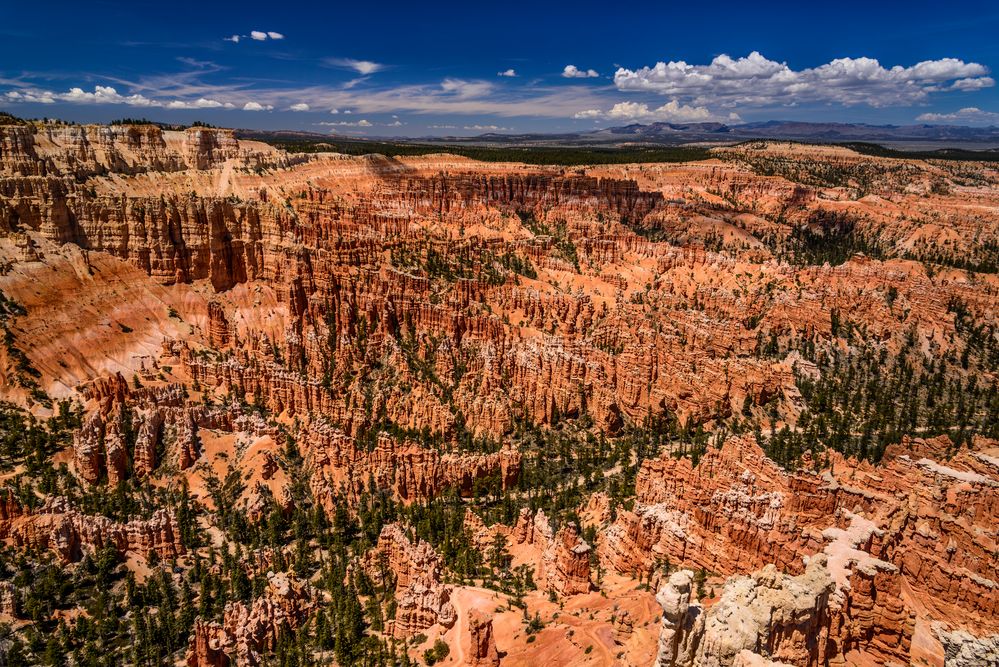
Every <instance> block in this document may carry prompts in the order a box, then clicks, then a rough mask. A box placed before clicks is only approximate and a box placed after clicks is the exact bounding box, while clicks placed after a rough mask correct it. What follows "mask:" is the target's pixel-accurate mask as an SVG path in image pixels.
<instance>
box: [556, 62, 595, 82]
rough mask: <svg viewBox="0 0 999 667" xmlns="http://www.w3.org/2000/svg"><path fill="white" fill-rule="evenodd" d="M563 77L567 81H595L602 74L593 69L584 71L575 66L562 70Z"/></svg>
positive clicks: (567, 66) (568, 66)
mask: <svg viewBox="0 0 999 667" xmlns="http://www.w3.org/2000/svg"><path fill="white" fill-rule="evenodd" d="M562 76H564V77H565V78H567V79H595V78H597V77H598V76H600V74H599V73H598V72H597V71H596V70H593V69H587V70H582V69H579V68H578V67H576V66H575V65H566V66H565V69H563V70H562Z"/></svg>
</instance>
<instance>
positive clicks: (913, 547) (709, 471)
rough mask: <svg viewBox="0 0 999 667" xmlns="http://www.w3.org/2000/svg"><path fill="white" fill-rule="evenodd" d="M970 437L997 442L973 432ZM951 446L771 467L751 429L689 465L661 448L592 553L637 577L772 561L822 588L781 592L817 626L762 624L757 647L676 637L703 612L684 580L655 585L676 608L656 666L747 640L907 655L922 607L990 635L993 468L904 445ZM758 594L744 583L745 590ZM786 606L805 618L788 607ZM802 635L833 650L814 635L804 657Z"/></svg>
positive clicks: (734, 569) (970, 454)
mask: <svg viewBox="0 0 999 667" xmlns="http://www.w3.org/2000/svg"><path fill="white" fill-rule="evenodd" d="M944 440H946V438H944ZM948 443H949V441H948ZM978 446H979V447H983V448H985V447H992V446H994V445H993V443H989V442H985V441H981V442H979V443H978ZM948 449H949V447H948V446H947V445H943V444H941V443H940V439H938V440H937V442H935V443H933V444H927V443H926V442H925V441H922V440H916V441H910V442H909V443H908V444H907V446H906V447H900V448H898V449H896V450H895V452H894V456H893V458H891V459H890V460H887V461H886V462H884V463H883V464H882V466H880V467H879V468H877V469H876V470H875V469H874V468H873V467H872V466H870V464H867V463H858V462H856V461H853V460H844V459H843V458H842V457H838V458H835V457H834V460H833V461H832V463H831V465H830V466H829V467H828V468H827V469H820V471H819V472H812V471H810V470H807V469H801V470H799V471H797V472H794V473H787V472H785V471H783V470H781V469H780V468H778V467H777V466H776V465H775V464H773V462H771V461H770V460H769V459H767V458H766V457H765V456H764V455H763V453H762V450H760V449H759V447H758V446H757V445H756V444H755V442H753V441H752V439H749V438H741V437H740V438H731V439H729V440H728V441H726V443H725V444H724V445H723V446H722V447H721V448H720V449H710V448H709V450H708V452H707V453H706V454H705V455H704V457H703V458H702V460H701V462H700V463H699V465H697V466H696V467H694V466H692V465H691V464H690V462H689V460H687V459H674V458H672V457H671V456H669V455H664V456H663V457H662V458H660V459H653V460H650V461H646V462H645V464H643V466H642V469H641V471H640V472H639V475H638V478H637V481H636V491H637V502H636V505H635V509H634V511H621V512H619V514H618V517H617V519H616V521H615V522H614V523H613V524H612V525H611V526H610V527H609V528H608V529H607V530H606V532H605V533H604V537H603V539H602V540H601V541H600V543H599V552H600V554H601V556H602V558H604V560H605V562H607V563H608V565H609V566H611V567H615V568H619V569H621V570H622V571H633V572H644V571H648V569H649V568H650V567H653V566H654V564H655V563H661V562H664V561H667V560H669V561H671V562H673V563H677V562H682V563H689V564H692V565H696V566H699V567H702V568H705V569H707V570H709V571H713V572H719V573H722V574H736V573H739V572H744V571H745V570H746V569H747V568H755V567H764V570H763V572H762V573H761V574H760V575H753V576H754V577H757V576H760V577H763V578H764V579H767V580H773V578H774V577H775V576H777V572H778V570H777V569H766V568H773V566H774V564H775V563H776V564H777V568H779V570H781V571H787V572H790V573H792V574H797V573H800V575H801V576H802V577H804V579H801V580H800V581H802V582H809V584H808V588H809V589H810V590H811V589H814V590H815V591H816V596H818V594H819V593H821V594H822V596H823V597H822V598H821V600H820V599H819V597H816V596H812V597H809V596H807V595H803V594H801V595H799V594H793V595H791V596H790V598H792V599H795V600H798V601H799V602H801V601H809V600H811V602H808V605H809V608H811V607H815V611H814V613H812V612H809V618H810V619H811V620H810V621H809V622H811V623H813V624H814V627H812V628H811V629H808V630H807V631H806V630H801V629H799V630H797V631H794V632H792V631H791V630H788V629H773V628H770V629H763V630H759V632H756V631H754V632H750V633H748V635H746V637H750V638H753V637H757V636H758V639H752V641H753V642H761V643H759V644H752V645H751V644H745V645H744V644H743V643H744V642H746V641H749V639H745V638H744V637H743V635H742V634H739V638H738V639H737V640H731V642H734V643H729V644H726V645H725V646H720V645H718V646H716V645H715V644H712V643H710V642H709V644H708V645H706V646H707V648H696V646H697V644H696V642H695V641H694V639H690V637H695V638H696V637H697V636H698V635H697V633H696V632H693V631H692V630H691V631H688V635H690V636H687V635H682V633H681V634H677V633H678V632H679V630H678V628H684V627H687V626H690V625H691V624H693V623H694V619H695V617H696V616H697V615H698V614H697V613H694V612H688V611H686V610H685V608H684V605H685V604H686V602H685V600H687V599H688V598H687V597H685V596H687V595H688V594H689V581H687V580H688V579H689V577H687V576H686V575H680V574H677V575H674V577H673V578H672V579H671V580H670V585H669V586H667V588H666V589H664V590H663V592H661V593H660V599H661V601H663V600H665V601H666V602H669V603H670V604H673V603H674V602H675V604H673V606H675V607H676V609H675V610H673V609H672V608H671V609H668V610H667V611H666V614H665V618H666V619H667V621H668V623H667V621H664V623H666V624H667V625H669V626H670V627H669V628H667V629H666V630H664V634H663V637H664V638H663V640H662V646H665V647H666V648H662V649H661V651H660V654H661V656H662V655H671V656H673V657H671V658H669V660H673V661H674V662H669V661H668V660H667V659H666V658H662V657H661V662H662V664H726V665H727V664H732V661H733V660H735V657H736V654H737V653H738V652H739V651H741V650H743V649H748V650H751V651H755V652H762V653H763V654H764V655H766V656H770V657H774V659H777V660H780V661H783V662H788V663H791V664H825V662H827V661H828V660H830V659H831V656H832V655H834V654H836V653H846V652H849V651H857V652H860V653H862V654H864V655H868V656H877V657H878V659H879V660H885V661H892V660H894V661H898V662H906V661H908V660H909V659H910V654H909V651H910V645H911V641H912V635H913V632H914V620H913V619H914V618H915V617H916V615H917V611H918V612H919V614H920V615H922V616H924V617H929V618H946V617H950V616H951V614H952V613H953V611H952V610H954V609H956V608H961V609H962V610H964V611H963V612H962V613H963V614H964V615H965V616H964V622H966V623H971V624H973V625H975V626H976V627H977V628H978V629H979V631H985V632H994V631H995V630H996V622H995V621H996V615H995V610H996V601H997V600H996V590H997V589H999V587H997V586H996V583H995V582H994V581H993V580H992V577H993V576H994V568H993V565H992V564H993V563H994V562H995V560H996V558H997V551H996V533H995V523H994V521H993V519H992V518H988V519H986V523H982V521H981V519H982V517H983V514H982V511H983V508H991V507H993V503H995V497H996V493H997V491H999V477H997V474H999V468H997V467H996V466H995V465H994V464H993V463H992V460H991V457H989V456H988V455H984V454H981V453H980V452H976V451H974V450H971V451H962V452H960V453H959V454H958V455H957V456H955V457H954V458H952V459H951V460H950V461H947V463H946V464H941V463H938V462H936V461H933V460H932V459H929V458H925V457H923V458H919V459H918V460H914V459H913V458H912V457H910V456H909V454H903V453H901V452H902V451H910V452H911V451H915V452H923V453H930V452H940V451H947V450H948ZM947 499H950V501H948V500H947ZM992 512H993V510H991V509H985V516H989V517H994V515H993V514H991V513H992ZM816 553H818V554H819V556H814V555H813V554H816ZM957 554H961V555H960V556H958V555H957ZM819 563H821V565H819ZM820 574H821V576H820ZM780 577H784V579H780V581H786V582H791V581H792V579H788V578H787V575H780ZM819 580H821V582H820V581H819ZM733 581H742V582H743V583H742V584H738V585H736V584H732V585H734V586H736V588H735V589H733V590H736V589H739V590H741V588H739V587H740V586H755V585H756V584H749V583H746V581H748V580H740V579H739V578H738V577H736V579H733V580H731V581H730V583H731V582H733ZM793 581H798V580H793ZM684 582H686V583H684ZM816 582H819V583H821V585H818V583H816ZM813 584H815V585H813ZM831 584H835V586H834V587H831ZM727 586H728V585H727ZM783 586H784V584H780V585H778V588H781V587H783ZM685 591H686V592H685ZM831 593H835V594H834V595H831V597H830V594H831ZM727 594H728V588H726V593H725V594H723V595H722V602H721V603H717V605H716V607H715V608H713V610H712V613H716V614H718V617H719V618H721V617H724V616H725V615H732V614H734V613H735V612H732V611H725V610H726V609H727V607H726V606H724V604H723V603H725V601H726V595H727ZM739 595H742V593H740V594H739ZM755 596H756V593H750V592H746V594H745V596H744V597H745V598H746V599H747V600H752V599H754V597H755ZM671 601H672V602H671ZM666 602H663V604H664V608H665V607H666V606H668V605H667V604H666ZM813 602H814V603H815V604H812V603H813ZM740 604H741V603H740ZM785 606H786V605H785ZM771 607H773V608H778V607H779V605H777V604H776V603H774V604H773V605H771ZM716 608H717V609H718V611H717V612H715V611H714V609H716ZM768 608H770V607H768ZM740 613H741V612H740ZM781 613H784V612H783V611H782V612H781ZM788 613H790V617H792V618H801V616H802V615H801V613H799V612H798V611H794V607H793V606H792V607H791V608H790V611H789V612H788ZM733 623H735V621H733ZM726 632H728V630H726ZM738 632H741V630H740V631H738ZM691 633H693V634H691ZM795 633H797V634H798V635H799V639H798V640H797V642H796V644H795V645H796V646H797V648H795V649H794V650H791V651H790V652H787V651H782V650H779V647H775V646H772V645H768V644H767V642H772V641H784V640H786V639H787V638H788V637H789V636H791V637H793V636H794V635H795ZM737 634H738V633H737ZM806 636H807V637H828V641H829V645H828V647H827V648H823V647H822V646H823V645H822V643H821V642H820V643H819V644H818V645H817V646H818V648H817V649H816V646H812V647H811V649H810V650H813V651H814V650H819V653H812V654H808V655H806V654H804V653H801V652H800V651H803V650H804V644H805V642H804V640H803V639H801V637H806ZM711 641H715V640H711ZM722 641H723V640H722V639H717V642H722ZM729 641H730V640H729V639H725V640H724V642H729ZM823 641H825V640H823ZM691 642H694V644H695V646H694V648H691V645H690V644H691ZM717 642H716V643H717ZM724 642H723V643H724ZM740 642H743V643H740ZM764 649H765V650H764ZM697 651H701V652H702V654H703V655H711V656H716V659H717V660H718V661H717V662H710V661H707V662H705V661H704V660H707V658H703V655H702V658H703V659H702V658H697V657H696V656H697ZM677 656H680V657H677ZM683 656H686V657H683ZM718 656H721V657H718ZM691 660H693V661H694V662H691Z"/></svg>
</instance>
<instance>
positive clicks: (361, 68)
mask: <svg viewBox="0 0 999 667" xmlns="http://www.w3.org/2000/svg"><path fill="white" fill-rule="evenodd" d="M323 63H324V64H326V65H328V66H330V67H339V68H340V69H352V70H354V71H355V72H357V73H358V74H363V75H364V76H368V75H371V74H374V73H376V72H380V71H382V70H383V69H385V65H382V64H381V63H376V62H372V61H370V60H355V59H354V58H324V59H323Z"/></svg>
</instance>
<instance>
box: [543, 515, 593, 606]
mask: <svg viewBox="0 0 999 667" xmlns="http://www.w3.org/2000/svg"><path fill="white" fill-rule="evenodd" d="M543 559H544V571H543V573H542V578H543V579H544V581H545V585H546V587H547V588H548V589H549V590H552V591H554V592H555V593H556V594H557V595H559V596H567V595H577V594H579V593H588V592H589V590H590V545H589V544H587V543H586V542H585V541H584V540H583V539H582V538H581V537H580V536H579V529H578V528H577V527H576V525H575V524H573V523H567V524H565V525H564V526H562V528H560V529H559V531H558V533H556V534H555V537H554V538H553V539H552V540H551V544H550V545H549V546H548V548H547V549H546V550H545V553H544V556H543Z"/></svg>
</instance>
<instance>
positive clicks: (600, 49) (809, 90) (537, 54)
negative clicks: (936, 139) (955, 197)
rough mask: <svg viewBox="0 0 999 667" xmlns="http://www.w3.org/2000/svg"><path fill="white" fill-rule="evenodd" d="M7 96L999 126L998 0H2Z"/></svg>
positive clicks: (626, 118)
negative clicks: (14, 0)
mask: <svg viewBox="0 0 999 667" xmlns="http://www.w3.org/2000/svg"><path fill="white" fill-rule="evenodd" d="M3 17H4V20H3V21H2V22H0V109H3V110H6V111H9V112H11V113H14V114H17V115H22V116H27V117H40V116H49V117H59V118H65V119H69V120H75V121H80V122H98V121H108V120H111V119H113V118H120V117H125V116H128V117H146V118H150V119H153V120H162V121H170V122H190V121H193V120H203V121H206V122H210V123H214V124H217V125H225V126H232V127H246V128H267V129H277V128H285V129H298V130H310V131H317V132H330V133H340V134H344V135H360V136H372V137H373V136H428V135H474V134H480V133H483V132H489V131H497V132H526V131H541V132H562V131H579V130H588V129H592V128H595V127H609V126H614V125H625V124H628V123H632V122H652V121H660V120H661V121H672V122H697V121H722V122H727V123H738V122H748V121H756V120H772V119H793V120H810V121H843V122H867V123H894V124H908V123H917V122H933V123H951V124H962V125H999V89H997V87H996V85H995V83H996V82H995V80H994V79H995V78H997V77H999V74H997V72H999V38H997V37H996V35H999V3H995V2H950V3H940V2H934V3H928V2H925V3H924V2H904V3H878V2H871V1H870V0H868V1H867V2H863V3H859V2H837V3H819V4H816V3H807V2H795V3H766V4H765V6H764V3H748V2H740V3H731V4H730V3H718V2H715V3H705V2H701V3H689V2H687V3H683V4H679V3H670V2H658V3H647V4H646V3H627V2H616V3H607V2H602V3H590V2H574V3H551V4H545V3H542V2H537V1H536V2H530V3H528V2H507V3H479V2H468V1H467V0H466V1H465V2H462V3H426V2H423V3H418V2H407V3H404V4H403V3H398V4H397V3H389V2H369V3H359V2H353V3H350V4H347V3H338V2H324V3H315V4H312V3H300V2H293V1H285V2H274V1H272V2H267V3H262V2H254V1H249V2H240V3H223V2H209V1H205V0H203V1H202V2H199V3H193V2H183V1H181V2H171V3H156V4H153V3H145V2H141V1H133V2H130V3H119V2H87V3H79V2H74V3H69V2H46V3H44V5H42V4H38V3H25V2H19V3H11V4H9V5H8V6H7V7H5V8H4V10H3Z"/></svg>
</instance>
